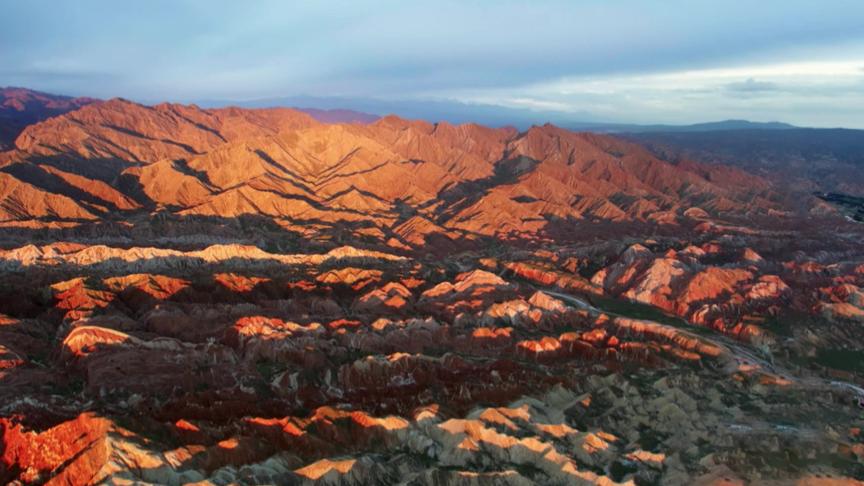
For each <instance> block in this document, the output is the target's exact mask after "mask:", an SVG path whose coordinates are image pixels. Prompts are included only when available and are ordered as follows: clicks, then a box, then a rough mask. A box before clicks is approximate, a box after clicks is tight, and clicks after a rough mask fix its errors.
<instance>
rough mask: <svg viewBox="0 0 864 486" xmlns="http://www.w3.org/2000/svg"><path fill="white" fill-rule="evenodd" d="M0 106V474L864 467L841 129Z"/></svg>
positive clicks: (263, 480)
mask: <svg viewBox="0 0 864 486" xmlns="http://www.w3.org/2000/svg"><path fill="white" fill-rule="evenodd" d="M2 93H3V96H4V97H3V98H2V99H3V103H2V106H3V107H4V108H3V112H2V113H3V118H0V128H2V130H3V131H2V133H4V136H5V137H6V138H5V139H4V140H5V146H4V148H3V149H2V150H0V483H3V484H20V485H41V484H45V485H51V486H53V485H70V484H71V485H79V484H80V485H97V484H160V485H161V484H167V485H181V484H202V485H228V484H232V485H233V484H238V485H256V484H276V485H286V486H295V485H316V486H317V485H321V486H336V485H338V486H360V485H367V484H381V485H390V484H402V485H411V486H415V485H417V486H419V485H436V486H501V485H506V486H525V485H533V484H544V485H545V484H551V485H561V484H568V485H569V484H577V485H622V486H624V485H627V486H634V485H640V486H641V485H658V484H663V485H665V484H672V485H677V484H701V485H708V484H767V485H780V484H800V485H826V486H827V485H834V484H858V483H856V481H859V480H860V478H864V434H862V432H861V431H862V430H864V420H862V417H861V406H862V403H864V365H862V363H864V353H862V351H861V350H862V349H864V334H862V333H861V326H862V324H864V246H862V241H864V226H862V224H861V221H862V218H864V197H861V196H862V195H864V194H862V187H864V182H862V177H864V171H862V170H861V168H862V165H861V164H862V158H861V155H862V153H864V150H862V148H864V147H862V145H861V140H862V138H861V137H860V132H856V131H845V130H815V129H801V128H792V127H788V126H785V125H782V124H769V125H754V124H751V123H749V122H740V121H730V122H721V123H718V124H707V125H700V126H697V127H690V128H687V129H680V130H679V129H678V128H675V127H653V128H652V129H651V130H647V131H644V132H642V133H635V132H634V131H633V129H632V127H631V128H629V129H628V130H630V131H629V132H627V133H616V134H609V133H597V132H592V131H573V130H570V129H567V128H562V127H560V126H556V125H553V124H548V123H544V124H540V125H529V126H521V127H519V128H514V127H510V126H504V127H491V126H484V125H481V124H477V123H462V124H453V123H450V122H447V121H440V122H437V123H432V122H429V121H424V120H416V119H407V118H402V117H398V116H395V115H386V116H380V117H379V116H371V115H367V114H366V113H364V112H358V111H351V110H350V109H342V108H338V107H334V106H319V108H320V109H303V110H299V109H292V108H286V107H259V108H244V107H237V106H225V107H208V108H204V107H201V106H198V105H190V104H174V103H159V104H154V105H144V104H140V103H136V102H133V101H129V100H126V99H121V98H114V99H110V100H105V101H103V100H92V99H77V98H67V97H55V96H52V95H46V94H43V93H36V92H30V91H27V90H23V89H12V90H5V91H3V92H2ZM348 108H356V107H350V106H349V107H348ZM619 128H622V127H616V130H617V129H619ZM673 128H675V129H674V130H673V131H670V130H672V129H673ZM597 131H600V132H606V131H610V128H609V127H608V126H607V127H606V128H598V129H597Z"/></svg>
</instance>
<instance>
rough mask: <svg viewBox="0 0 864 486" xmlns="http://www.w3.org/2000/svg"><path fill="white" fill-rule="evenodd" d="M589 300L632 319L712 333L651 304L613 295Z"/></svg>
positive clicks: (594, 304)
mask: <svg viewBox="0 0 864 486" xmlns="http://www.w3.org/2000/svg"><path fill="white" fill-rule="evenodd" d="M587 300H588V301H589V302H590V303H591V304H592V305H593V306H594V307H596V308H598V309H600V310H602V311H605V312H609V313H611V314H618V315H621V316H624V317H630V318H632V319H644V320H649V321H655V322H659V323H661V324H666V325H668V326H673V327H679V328H684V329H687V330H688V331H691V332H693V333H695V334H705V335H708V334H711V330H709V329H706V328H703V327H699V326H693V325H691V324H689V323H688V322H687V321H685V320H684V319H681V318H680V317H677V316H673V315H670V314H667V313H666V312H664V311H663V310H661V309H658V308H656V307H652V306H650V305H646V304H642V303H639V302H632V301H629V300H623V299H613V298H611V297H596V296H593V295H592V296H591V297H590V298H588V299H587Z"/></svg>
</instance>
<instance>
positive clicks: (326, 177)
mask: <svg viewBox="0 0 864 486" xmlns="http://www.w3.org/2000/svg"><path fill="white" fill-rule="evenodd" d="M0 177H2V180H3V184H2V190H0V198H2V200H0V221H2V222H3V223H4V224H6V225H7V226H8V225H19V226H20V225H28V226H29V227H40V226H42V225H48V224H55V225H57V224H62V225H66V226H71V225H78V224H81V223H83V222H86V221H104V220H112V221H116V220H124V219H126V220H128V219H130V218H134V217H136V216H138V215H141V214H152V213H153V212H158V213H163V214H164V213H167V214H171V215H173V216H177V217H185V218H193V217H220V218H236V217H241V216H248V215H254V216H263V217H266V218H268V219H271V220H272V221H274V222H275V223H276V224H278V225H279V226H282V227H284V228H296V227H299V226H302V227H304V228H305V231H306V232H307V233H308V232H309V231H311V229H314V228H330V229H332V228H333V227H334V226H339V225H342V226H350V227H352V228H355V229H356V228H359V227H362V228H365V230H364V231H365V232H366V234H367V235H369V236H372V237H377V238H380V239H382V240H388V239H392V240H393V244H398V245H402V246H404V245H408V246H418V245H423V244H424V243H425V242H426V240H427V239H428V238H429V237H430V236H432V235H437V236H444V237H447V238H450V239H451V240H452V239H468V240H470V239H474V238H479V237H498V238H502V237H508V236H520V237H530V238H535V237H543V236H544V235H548V234H549V233H550V232H551V231H553V230H555V231H558V232H559V233H560V231H561V230H562V229H564V230H566V229H567V228H569V227H571V226H572V224H573V223H576V222H580V221H583V222H584V221H588V222H609V223H615V222H641V223H647V224H653V225H665V224H679V223H681V222H682V221H684V220H692V219H693V218H692V217H691V216H692V215H693V214H697V215H705V214H710V215H723V214H737V215H745V214H746V215H751V214H767V213H768V212H769V211H772V210H776V209H778V206H777V203H776V202H773V200H774V199H776V198H775V197H774V196H773V195H772V191H771V189H770V186H769V184H768V183H767V182H765V181H764V180H761V179H759V178H755V177H752V176H745V175H744V173H743V172H740V171H737V170H734V169H729V168H726V167H721V166H705V165H700V164H698V163H695V162H690V161H687V162H682V163H678V164H675V165H673V164H670V163H668V162H665V161H662V160H659V159H657V158H656V157H654V156H653V155H652V154H651V153H649V152H648V151H646V150H644V149H643V148H642V147H640V146H638V145H636V144H633V143H630V142H626V141H623V140H620V139H617V138H613V137H609V136H601V135H595V134H587V133H575V132H571V131H568V130H564V129H561V128H558V127H555V126H551V125H544V126H540V127H537V126H535V127H532V128H530V129H528V130H527V131H525V132H521V133H520V132H518V131H517V130H515V129H512V128H502V129H493V128H487V127H483V126H479V125H474V124H466V125H458V126H454V125H451V124H448V123H437V124H430V123H427V122H422V121H409V120H403V119H400V118H398V117H395V116H388V117H384V118H381V119H379V120H377V121H375V122H374V123H370V124H365V125H363V124H325V123H321V122H318V121H316V120H315V119H314V118H313V117H311V116H310V115H308V114H305V113H303V112H300V111H296V110H291V109H284V108H274V109H256V110H249V109H239V108H224V109H207V110H205V109H201V108H199V107H197V106H194V105H188V106H187V105H176V104H160V105H156V106H144V105H140V104H137V103H133V102H130V101H126V100H123V99H113V100H110V101H106V102H94V103H90V104H88V105H86V106H84V107H82V108H80V109H78V110H75V111H71V112H68V113H65V114H62V115H60V116H56V117H54V118H50V119H47V120H45V121H42V122H40V123H37V124H34V125H31V126H28V127H27V128H26V129H24V130H23V132H22V133H21V134H20V135H19V136H18V137H17V138H16V139H15V141H14V144H13V147H12V148H11V149H10V150H7V151H5V152H2V153H0ZM565 232H566V231H565Z"/></svg>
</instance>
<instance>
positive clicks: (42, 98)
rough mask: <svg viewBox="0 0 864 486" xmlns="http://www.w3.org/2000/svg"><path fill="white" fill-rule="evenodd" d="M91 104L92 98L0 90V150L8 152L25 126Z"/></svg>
mask: <svg viewBox="0 0 864 486" xmlns="http://www.w3.org/2000/svg"><path fill="white" fill-rule="evenodd" d="M94 101H96V100H94V99H93V98H73V97H70V96H59V95H53V94H48V93H42V92H40V91H34V90H30V89H26V88H16V87H7V88H0V150H3V149H4V148H8V147H9V146H10V145H11V143H12V141H13V140H15V137H17V136H18V134H19V133H21V131H22V130H24V127H26V126H27V125H31V124H33V123H37V122H39V121H42V120H44V119H46V118H50V117H52V116H57V115H62V114H63V113H67V112H69V111H72V110H77V109H78V108H81V107H82V106H85V105H87V104H90V103H93V102H94Z"/></svg>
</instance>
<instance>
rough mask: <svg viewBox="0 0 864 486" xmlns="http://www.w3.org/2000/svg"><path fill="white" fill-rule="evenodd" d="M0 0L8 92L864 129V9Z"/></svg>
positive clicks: (810, 4) (727, 0)
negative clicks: (465, 107) (451, 105)
mask: <svg viewBox="0 0 864 486" xmlns="http://www.w3.org/2000/svg"><path fill="white" fill-rule="evenodd" d="M0 1H3V12H4V17H5V19H6V22H4V25H3V28H2V29H0V85H13V86H26V87H31V88H35V89H41V90H46V91H50V92H56V93H64V94H72V95H88V96H95V97H100V98H105V97H112V96H123V97H126V98H132V99H136V100H141V101H157V100H172V101H190V100H207V99H221V100H252V99H261V98H279V97H291V96H300V95H302V96H313V97H342V98H357V99H359V98H366V99H369V98H375V99H384V100H413V101H417V102H421V101H422V102H426V101H445V100H446V101H458V102H463V103H469V104H478V103H479V104H485V105H495V106H501V107H507V108H517V109H525V110H535V111H538V112H550V113H551V112H555V113H558V114H559V115H560V114H561V113H564V114H572V116H573V118H574V120H587V121H609V122H635V123H692V122H703V121H712V120H721V119H728V118H745V119H750V120H756V121H772V120H781V121H786V122H790V123H795V124H799V125H806V126H846V127H858V128H864V1H861V0H819V1H816V0H808V1H804V0H746V1H741V0H724V1H722V2H720V1H714V0H712V1H702V0H686V1H685V0H657V1H651V0H639V1H637V0H569V1H566V0H562V1H527V0H526V1H511V0H497V1H481V0H463V1H450V0H437V1H434V2H408V1H359V0H354V1H344V2H343V1H296V2H288V1H276V0H273V1H256V2H240V1H236V0H235V1H217V0H200V1H197V0H196V1H192V0H186V1H183V0H165V1H159V0H152V1H147V2H118V1H116V0H110V1H109V0H104V1H103V0H78V1H72V0H27V1H13V0H0Z"/></svg>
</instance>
